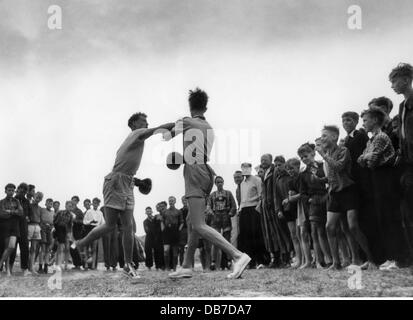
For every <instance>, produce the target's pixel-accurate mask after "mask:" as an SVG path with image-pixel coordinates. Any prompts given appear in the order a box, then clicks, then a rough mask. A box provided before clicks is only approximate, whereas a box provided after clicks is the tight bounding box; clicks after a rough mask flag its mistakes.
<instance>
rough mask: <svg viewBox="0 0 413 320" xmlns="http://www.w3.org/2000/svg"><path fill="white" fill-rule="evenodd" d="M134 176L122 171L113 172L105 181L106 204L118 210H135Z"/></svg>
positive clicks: (104, 195) (104, 197)
mask: <svg viewBox="0 0 413 320" xmlns="http://www.w3.org/2000/svg"><path fill="white" fill-rule="evenodd" d="M133 188H134V182H133V176H129V175H126V174H123V173H120V172H111V173H109V174H108V175H107V176H106V177H105V181H104V183H103V201H104V206H105V207H109V208H113V209H118V210H122V211H125V210H133V209H134V206H135V198H134V196H133Z"/></svg>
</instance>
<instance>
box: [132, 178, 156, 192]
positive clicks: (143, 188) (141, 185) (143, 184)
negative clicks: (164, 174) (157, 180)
mask: <svg viewBox="0 0 413 320" xmlns="http://www.w3.org/2000/svg"><path fill="white" fill-rule="evenodd" d="M133 181H134V183H135V186H137V187H138V189H139V191H140V193H142V194H149V192H151V190H152V180H151V179H149V178H146V179H142V180H141V179H138V178H133Z"/></svg>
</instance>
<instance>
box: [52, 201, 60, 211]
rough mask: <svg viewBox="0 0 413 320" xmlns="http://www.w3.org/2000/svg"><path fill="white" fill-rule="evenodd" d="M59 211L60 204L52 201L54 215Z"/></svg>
mask: <svg viewBox="0 0 413 320" xmlns="http://www.w3.org/2000/svg"><path fill="white" fill-rule="evenodd" d="M59 209H60V202H59V201H53V211H54V213H55V214H56V213H58V212H59Z"/></svg>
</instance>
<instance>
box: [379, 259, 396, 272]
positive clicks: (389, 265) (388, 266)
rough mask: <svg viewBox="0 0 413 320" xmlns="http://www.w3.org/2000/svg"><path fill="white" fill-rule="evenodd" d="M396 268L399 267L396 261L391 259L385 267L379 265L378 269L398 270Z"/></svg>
mask: <svg viewBox="0 0 413 320" xmlns="http://www.w3.org/2000/svg"><path fill="white" fill-rule="evenodd" d="M398 269H400V268H399V267H398V266H397V264H396V261H391V262H390V264H388V265H387V267H384V268H382V267H381V266H380V270H382V271H391V270H398Z"/></svg>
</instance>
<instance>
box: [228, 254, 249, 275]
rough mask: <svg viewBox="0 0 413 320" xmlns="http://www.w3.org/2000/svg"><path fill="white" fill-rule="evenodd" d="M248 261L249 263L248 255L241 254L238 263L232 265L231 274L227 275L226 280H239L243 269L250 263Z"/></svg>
mask: <svg viewBox="0 0 413 320" xmlns="http://www.w3.org/2000/svg"><path fill="white" fill-rule="evenodd" d="M250 261H251V258H250V257H249V255H247V254H246V253H243V254H242V256H241V258H239V259H238V261H236V262H235V263H234V270H233V272H232V273H230V274H229V275H227V278H228V279H238V278H240V277H241V275H242V273H243V272H244V270H245V268H246V267H247V266H248V264H249V263H250Z"/></svg>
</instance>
